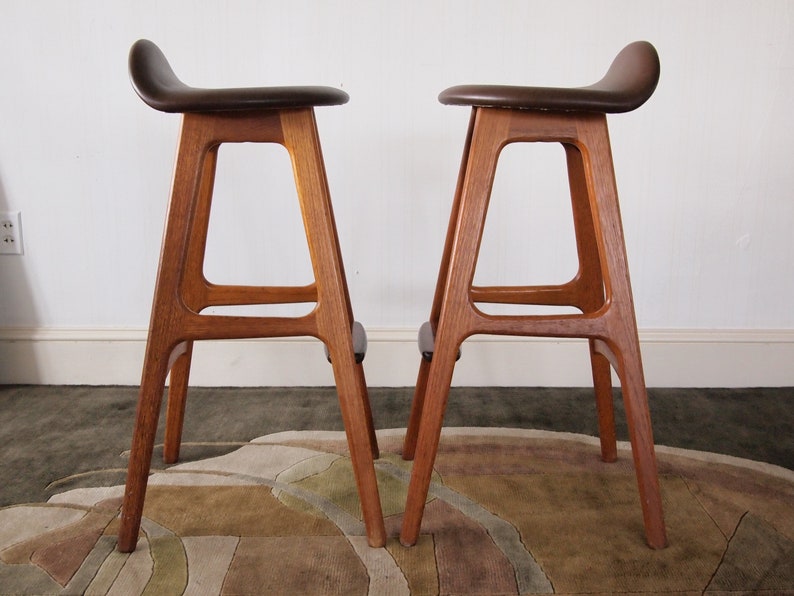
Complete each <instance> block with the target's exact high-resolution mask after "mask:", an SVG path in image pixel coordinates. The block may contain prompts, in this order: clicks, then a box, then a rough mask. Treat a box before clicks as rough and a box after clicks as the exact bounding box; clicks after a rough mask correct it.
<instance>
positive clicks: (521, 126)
mask: <svg viewBox="0 0 794 596" xmlns="http://www.w3.org/2000/svg"><path fill="white" fill-rule="evenodd" d="M658 79H659V58H658V56H657V54H656V50H655V49H654V48H653V46H652V45H650V44H649V43H646V42H636V43H633V44H631V45H629V46H627V47H626V48H625V49H623V50H622V51H621V52H620V53H619V54H618V56H617V57H616V58H615V60H614V62H613V63H612V66H611V67H610V69H609V71H608V72H607V74H606V75H605V76H604V78H603V79H602V80H601V81H599V82H598V83H596V84H594V85H591V86H589V87H583V88H576V89H559V88H541V87H510V86H495V85H488V86H485V85H466V86H459V87H452V88H450V89H447V90H446V91H444V92H442V93H441V95H440V96H439V100H440V101H441V103H443V104H448V105H465V106H472V114H471V120H470V124H469V131H468V137H467V140H466V145H465V148H464V152H463V160H462V164H461V168H460V175H459V178H458V186H457V190H456V192H455V199H454V202H453V206H452V215H451V218H450V223H449V228H448V231H447V237H446V243H445V246H444V253H443V256H442V259H441V268H440V272H439V276H438V282H437V286H436V292H435V298H434V300H433V305H432V310H431V313H430V321H429V322H428V323H426V324H425V325H424V326H423V329H422V330H421V331H420V350H421V352H422V353H423V359H422V361H421V365H420V369H419V376H418V380H417V385H416V393H415V396H414V401H413V406H412V410H411V417H410V420H409V424H408V431H407V434H406V437H405V444H404V449H403V458H404V459H407V460H410V459H414V458H415V461H414V465H413V471H412V475H411V481H410V485H409V488H408V499H407V503H406V511H405V517H404V519H403V526H402V534H401V537H400V538H401V541H402V543H403V544H405V545H412V544H414V543H415V542H416V540H417V538H418V535H419V528H420V525H421V521H422V515H423V511H424V505H425V500H426V498H427V494H428V488H429V485H430V477H431V473H432V469H433V463H434V460H435V457H436V452H437V450H438V444H439V437H440V433H441V427H442V424H443V417H444V410H445V408H446V403H447V398H448V395H449V388H450V383H451V382H452V373H453V369H454V367H455V361H456V358H457V357H458V356H459V349H460V345H461V342H463V340H464V339H466V338H467V337H469V336H471V335H474V334H478V333H481V334H492V335H517V336H550V337H581V338H587V339H588V340H589V345H590V355H591V362H592V372H593V381H594V386H595V394H596V404H597V411H598V419H599V432H600V437H601V452H602V453H601V455H602V458H603V459H604V461H608V462H609V461H614V460H615V459H616V457H617V448H616V443H615V423H614V413H613V403H612V385H611V371H610V364H611V365H612V366H613V367H614V368H615V370H616V371H617V374H618V377H619V378H620V382H621V387H622V391H623V399H624V402H625V407H626V415H627V418H628V427H629V434H630V439H631V446H632V452H633V457H634V465H635V469H636V472H637V481H638V483H639V494H640V500H641V503H642V511H643V516H644V522H645V532H646V538H647V542H648V544H649V545H650V546H651V547H653V548H663V547H664V546H665V545H666V544H667V538H666V535H665V526H664V518H663V514H662V503H661V497H660V493H659V481H658V477H657V470H656V457H655V454H654V447H653V438H652V433H651V420H650V414H649V411H648V398H647V394H646V389H645V380H644V377H643V371H642V362H641V358H640V346H639V341H638V338H637V326H636V322H635V316H634V305H633V301H632V294H631V285H630V282H629V271H628V266H627V263H626V250H625V245H624V240H623V230H622V225H621V220H620V211H619V207H618V195H617V189H616V186H615V176H614V171H613V165H612V155H611V150H610V144H609V134H608V130H607V120H606V114H607V113H617V112H628V111H630V110H634V109H635V108H637V107H639V106H640V105H642V104H643V103H644V102H645V101H646V100H647V99H648V98H649V97H650V96H651V95H652V94H653V91H654V89H655V88H656V84H657V82H658ZM518 142H523V143H532V142H556V143H561V144H562V146H563V147H564V149H565V153H566V160H567V167H568V178H569V186H570V191H571V201H572V205H573V219H574V231H575V235H576V245H577V254H578V259H579V270H578V272H577V274H576V275H575V276H574V278H573V279H571V280H570V281H569V282H568V283H565V284H563V285H558V286H511V287H505V286H502V287H478V286H474V285H473V280H474V273H475V267H476V265H477V255H478V251H479V248H480V243H481V239H482V234H483V228H484V225H485V216H486V211H487V209H488V202H489V197H490V193H491V187H492V184H493V180H494V175H495V172H496V164H497V160H498V158H499V153H500V151H501V150H502V148H504V147H505V146H506V145H507V144H509V143H518ZM477 303H500V304H522V305H523V304H528V305H551V306H572V307H576V308H577V309H579V310H580V311H581V314H576V313H573V314H556V315H553V314H552V315H549V314H544V315H490V314H486V313H484V312H483V311H481V310H480V309H478V308H477V306H476V304H477Z"/></svg>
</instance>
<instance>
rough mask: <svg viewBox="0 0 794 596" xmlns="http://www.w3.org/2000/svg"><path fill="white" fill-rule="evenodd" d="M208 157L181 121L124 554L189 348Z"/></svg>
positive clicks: (127, 494)
mask: <svg viewBox="0 0 794 596" xmlns="http://www.w3.org/2000/svg"><path fill="white" fill-rule="evenodd" d="M205 153H206V149H205V146H204V143H203V139H202V138H201V136H200V135H199V133H198V131H197V130H196V127H193V126H191V125H190V122H189V120H188V119H187V118H185V119H183V124H182V132H181V136H180V144H179V151H178V154H177V163H176V166H175V175H174V182H173V188H172V191H171V202H170V204H169V209H168V215H167V221H166V230H165V234H164V236H163V249H162V252H161V256H160V265H159V268H158V274H157V284H156V287H155V291H154V300H153V304H152V317H151V322H150V326H149V338H148V340H147V342H146V354H145V356H144V364H143V373H142V377H141V389H140V396H139V398H138V408H137V412H136V421H135V428H134V430H133V435H132V446H131V447H130V461H129V465H128V469H127V483H126V488H125V491H124V501H123V503H122V507H121V525H120V527H119V536H118V549H119V550H120V551H121V552H132V551H133V550H135V545H136V543H137V541H138V532H139V530H140V524H141V516H142V515H143V504H144V499H145V496H146V485H147V483H148V476H149V470H150V467H151V461H152V452H153V450H154V440H155V434H156V432H157V422H158V418H159V415H160V406H161V403H162V398H163V389H164V387H165V380H166V377H167V376H168V371H169V369H170V368H171V366H172V365H173V364H174V363H175V361H176V360H178V359H180V357H181V356H182V355H183V354H184V353H185V351H186V350H187V349H188V346H187V343H186V342H184V341H180V339H175V337H176V335H177V334H178V333H179V331H178V330H179V328H180V326H181V320H180V319H181V315H182V313H183V311H182V308H184V307H183V306H182V305H181V303H179V301H178V300H177V296H178V292H179V280H180V272H181V271H182V269H183V264H184V262H185V258H186V254H187V252H188V243H189V238H190V232H191V230H190V226H191V214H192V213H194V212H195V203H196V200H197V197H198V196H199V186H200V176H201V174H200V173H201V171H202V167H201V166H202V164H203V163H204V155H205Z"/></svg>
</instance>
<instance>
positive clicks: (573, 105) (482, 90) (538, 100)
mask: <svg viewBox="0 0 794 596" xmlns="http://www.w3.org/2000/svg"><path fill="white" fill-rule="evenodd" d="M658 82H659V56H658V54H657V53H656V49H655V48H654V47H653V46H652V45H651V44H650V43H648V42H647V41H636V42H634V43H632V44H629V45H628V46H626V47H625V48H623V50H621V52H620V53H619V54H618V55H617V56H616V57H615V59H614V61H613V62H612V66H610V67H609V70H608V71H607V73H606V75H604V78H602V79H601V80H600V81H598V82H597V83H595V84H593V85H590V86H588V87H576V88H559V87H519V86H510V85H459V86H457V87H450V88H449V89H447V90H445V91H442V92H441V94H440V95H439V96H438V100H439V101H440V102H441V103H443V104H447V105H458V106H480V107H496V108H513V109H527V110H562V111H580V112H602V113H608V114H616V113H620V112H630V111H631V110H635V109H637V108H638V107H640V106H641V105H642V104H644V103H645V102H646V101H647V100H648V98H649V97H650V96H651V95H652V94H653V92H654V90H655V89H656V84H657V83H658Z"/></svg>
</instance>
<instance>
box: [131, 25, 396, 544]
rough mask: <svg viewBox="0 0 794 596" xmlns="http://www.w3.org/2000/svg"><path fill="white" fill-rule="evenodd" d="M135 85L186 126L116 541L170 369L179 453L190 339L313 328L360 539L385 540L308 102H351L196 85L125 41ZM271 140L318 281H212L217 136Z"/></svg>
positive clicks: (318, 91) (155, 51)
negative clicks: (351, 482)
mask: <svg viewBox="0 0 794 596" xmlns="http://www.w3.org/2000/svg"><path fill="white" fill-rule="evenodd" d="M129 69H130V76H131V79H132V83H133V86H134V88H135V90H136V92H137V93H138V95H139V96H140V97H141V99H143V101H144V102H146V103H147V104H148V105H150V106H151V107H153V108H154V109H156V110H160V111H163V112H172V113H181V114H182V126H181V132H180V139H179V146H178V152H177V157H176V165H175V170H174V178H173V185H172V190H171V199H170V203H169V208H168V214H167V221H166V227H165V234H164V236H163V244H162V249H161V255H160V264H159V268H158V273H157V283H156V287H155V293H154V300H153V305H152V315H151V323H150V327H149V335H148V340H147V344H146V353H145V358H144V364H143V373H142V380H141V388H140V398H139V401H138V408H137V413H136V421H135V428H134V432H133V438H132V447H131V451H130V461H129V469H128V473H127V484H126V490H125V493H124V501H123V504H122V512H121V527H120V530H119V536H118V549H119V550H120V551H122V552H131V551H133V550H134V549H135V546H136V543H137V541H138V534H139V530H140V524H141V516H142V513H143V505H144V499H145V495H146V485H147V480H148V475H149V471H150V466H151V459H152V452H153V447H154V440H155V433H156V429H157V421H158V417H159V412H160V405H161V402H162V398H163V392H164V386H165V382H166V377H167V375H168V374H169V371H170V374H171V377H170V386H169V391H168V405H167V409H166V430H165V439H164V459H165V461H166V462H167V463H172V462H174V461H176V460H177V459H178V457H179V447H180V443H181V435H182V425H183V420H184V411H185V401H186V395H187V388H188V377H189V373H190V363H191V356H192V350H193V342H194V341H197V340H216V339H243V338H265V337H293V336H313V337H316V338H318V339H320V340H321V341H322V342H324V344H325V346H326V351H327V355H328V359H329V360H330V361H331V366H332V368H333V374H334V380H335V382H336V388H337V392H338V395H339V403H340V407H341V411H342V419H343V422H344V427H345V431H346V433H347V441H348V446H349V450H350V457H351V460H352V464H353V471H354V474H355V479H356V484H357V489H358V494H359V497H360V500H361V509H362V513H363V518H364V525H365V528H366V533H367V539H368V542H369V544H370V545H371V546H375V547H379V546H383V545H384V543H385V541H386V532H385V528H384V522H383V515H382V511H381V504H380V499H379V495H378V486H377V481H376V478H375V468H374V462H373V460H374V459H376V458H377V457H378V447H377V441H376V438H375V431H374V426H373V422H372V412H371V409H370V405H369V398H368V396H367V387H366V382H365V379H364V372H363V368H362V365H361V361H362V360H363V356H364V354H363V350H364V349H365V345H366V337H365V335H364V333H363V328H362V327H361V326H360V325H359V324H358V323H356V322H355V321H354V319H353V312H352V309H351V305H350V297H349V294H348V289H347V282H346V279H345V272H344V268H343V265H342V257H341V252H340V248H339V242H338V237H337V231H336V226H335V222H334V214H333V210H332V206H331V198H330V194H329V190H328V182H327V179H326V173H325V166H324V162H323V157H322V152H321V149H320V141H319V137H318V133H317V126H316V122H315V116H314V107H315V106H334V105H341V104H344V103H346V102H347V100H348V96H347V94H346V93H344V92H343V91H340V90H337V89H333V88H328V87H261V88H241V89H198V88H193V87H188V86H187V85H185V84H184V83H182V82H181V81H180V80H179V79H178V78H177V76H176V75H175V74H174V72H173V70H172V69H171V67H170V65H169V64H168V61H167V60H166V58H165V56H164V55H163V53H162V52H161V51H160V49H159V48H158V47H157V46H156V45H155V44H153V43H152V42H150V41H147V40H140V41H138V42H136V43H135V44H134V45H133V46H132V49H131V50H130V56H129ZM245 142H253V143H277V144H280V145H283V146H284V147H285V148H286V150H287V152H288V153H289V156H290V159H291V162H292V168H293V173H294V179H295V185H296V188H297V195H298V202H299V203H300V209H301V214H302V217H303V223H304V228H305V232H306V240H307V243H308V248H309V255H310V258H311V263H312V270H313V272H314V281H313V282H312V283H311V284H309V285H306V286H294V287H293V286H286V287H285V286H264V287H263V286H239V285H216V284H213V283H210V282H209V281H207V279H206V278H205V276H204V273H203V270H204V269H203V266H204V253H205V247H206V240H207V231H208V226H209V218H210V203H211V201H212V191H213V185H214V178H215V169H216V164H217V157H218V149H219V147H220V145H221V144H222V143H245ZM294 303H314V305H315V306H314V308H313V309H312V310H311V312H309V313H308V314H305V315H303V316H295V317H278V316H233V315H223V314H201V311H202V310H203V309H205V308H207V307H214V306H240V305H262V304H294Z"/></svg>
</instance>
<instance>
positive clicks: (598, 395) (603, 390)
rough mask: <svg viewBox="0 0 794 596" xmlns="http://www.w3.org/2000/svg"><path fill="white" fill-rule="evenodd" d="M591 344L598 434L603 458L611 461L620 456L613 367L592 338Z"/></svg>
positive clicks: (591, 364)
mask: <svg viewBox="0 0 794 596" xmlns="http://www.w3.org/2000/svg"><path fill="white" fill-rule="evenodd" d="M589 345H590V366H591V368H592V370H593V387H594V389H595V399H596V413H597V415H598V436H599V439H600V440H601V459H602V460H604V461H605V462H610V463H611V462H614V461H616V460H617V458H618V446H617V434H616V432H615V406H614V398H613V397H612V367H611V366H610V364H609V360H607V359H606V357H604V356H603V355H602V354H599V353H598V352H596V351H595V347H594V341H593V340H592V339H591V340H590V341H589Z"/></svg>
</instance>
